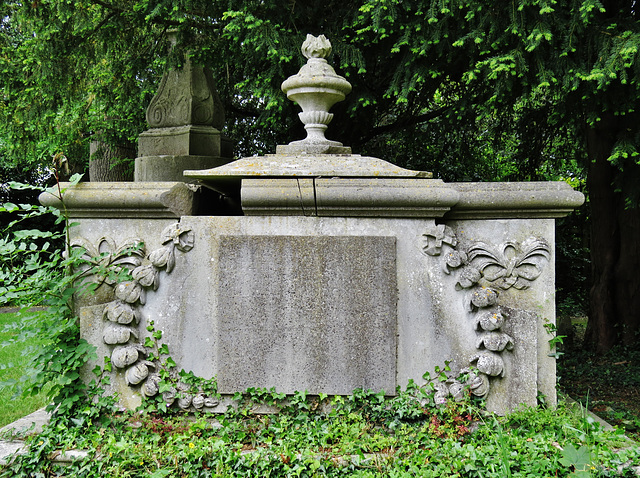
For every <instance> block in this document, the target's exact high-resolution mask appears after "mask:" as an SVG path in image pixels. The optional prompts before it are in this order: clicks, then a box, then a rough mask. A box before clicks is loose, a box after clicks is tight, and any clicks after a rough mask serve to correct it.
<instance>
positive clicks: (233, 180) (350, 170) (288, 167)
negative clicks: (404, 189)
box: [183, 154, 433, 194]
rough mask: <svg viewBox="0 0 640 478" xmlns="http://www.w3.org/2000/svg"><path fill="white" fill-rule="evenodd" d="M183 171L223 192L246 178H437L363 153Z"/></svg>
mask: <svg viewBox="0 0 640 478" xmlns="http://www.w3.org/2000/svg"><path fill="white" fill-rule="evenodd" d="M183 174H184V176H186V177H189V178H194V179H199V180H200V181H201V182H202V183H203V184H204V185H206V186H208V187H210V188H211V189H214V190H216V191H219V192H221V193H223V194H230V193H233V192H239V190H240V182H241V180H242V179H246V178H253V179H258V178H265V179H267V178H305V177H306V178H318V177H328V178H336V177H338V178H405V179H406V178H424V179H430V178H433V174H432V173H430V172H426V171H412V170H410V169H404V168H401V167H399V166H396V165H394V164H391V163H389V162H388V161H384V160H382V159H378V158H373V157H369V156H360V155H359V154H299V155H293V156H292V155H284V154H267V155H265V156H254V157H249V158H242V159H238V160H237V161H233V162H231V163H228V164H225V165H223V166H219V167H217V168H212V169H205V170H201V171H193V170H187V171H184V173H183Z"/></svg>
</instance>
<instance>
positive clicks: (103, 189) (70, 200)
mask: <svg viewBox="0 0 640 478" xmlns="http://www.w3.org/2000/svg"><path fill="white" fill-rule="evenodd" d="M60 186H61V189H62V190H63V191H64V193H63V197H64V206H65V210H66V211H67V213H68V214H69V216H70V217H72V218H114V219H118V218H120V219H121V218H176V217H180V216H183V215H189V214H193V213H194V211H195V205H196V198H195V189H194V187H193V186H187V185H186V184H184V183H181V182H155V183H140V184H138V183H129V182H113V183H79V184H77V185H75V186H74V187H69V184H68V183H62V184H61V185H60ZM39 200H40V202H41V203H42V204H44V205H51V206H55V207H62V203H61V201H60V200H59V199H58V198H57V197H56V196H54V195H53V194H50V193H42V194H41V195H40V197H39Z"/></svg>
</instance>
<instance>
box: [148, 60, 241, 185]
mask: <svg viewBox="0 0 640 478" xmlns="http://www.w3.org/2000/svg"><path fill="white" fill-rule="evenodd" d="M147 123H148V124H149V126H150V127H151V128H150V129H148V130H147V131H144V132H143V133H142V134H140V136H139V139H138V157H137V158H136V162H135V181H190V180H189V179H188V178H185V177H184V176H183V175H182V172H183V171H184V170H185V169H207V168H213V167H216V166H220V165H222V164H225V163H228V162H229V161H230V160H231V156H232V152H231V149H232V147H231V143H230V142H229V141H228V140H225V138H224V137H223V136H222V135H221V133H220V130H221V129H222V126H223V124H224V110H223V107H222V102H221V101H220V98H219V96H218V93H217V91H216V88H215V82H214V80H213V76H212V74H211V71H210V70H208V69H207V68H203V67H202V66H198V65H193V64H192V62H191V60H190V59H189V58H185V63H184V66H183V68H182V69H176V70H171V71H168V72H166V73H165V74H164V76H163V77H162V81H161V83H160V87H159V89H158V92H157V93H156V95H155V96H154V97H153V99H152V100H151V103H150V104H149V107H148V108H147Z"/></svg>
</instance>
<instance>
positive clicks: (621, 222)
mask: <svg viewBox="0 0 640 478" xmlns="http://www.w3.org/2000/svg"><path fill="white" fill-rule="evenodd" d="M630 162H631V161H630ZM638 169H639V168H638V165H636V164H628V165H625V169H624V171H622V172H621V173H619V174H622V175H623V178H622V179H623V181H622V184H621V188H622V195H623V196H624V195H625V193H626V192H628V191H627V188H630V187H633V186H634V184H635V187H636V188H637V187H638V186H637V184H638V182H637V181H632V180H631V179H632V177H634V176H636V175H637V173H638ZM636 177H637V176H636ZM621 202H622V201H621ZM618 228H619V230H620V259H619V260H618V263H617V264H616V268H615V271H614V274H615V289H614V292H615V296H614V298H615V303H616V309H617V313H618V322H619V326H620V327H621V329H620V330H619V335H620V336H621V337H620V338H621V341H622V343H623V344H624V345H631V344H632V343H634V342H636V341H637V340H638V338H639V337H638V332H639V331H640V209H638V208H637V207H634V208H633V209H631V208H628V207H625V204H624V202H622V204H620V207H619V208H618Z"/></svg>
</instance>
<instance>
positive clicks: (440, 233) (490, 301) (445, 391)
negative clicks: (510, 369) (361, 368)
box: [422, 224, 551, 402]
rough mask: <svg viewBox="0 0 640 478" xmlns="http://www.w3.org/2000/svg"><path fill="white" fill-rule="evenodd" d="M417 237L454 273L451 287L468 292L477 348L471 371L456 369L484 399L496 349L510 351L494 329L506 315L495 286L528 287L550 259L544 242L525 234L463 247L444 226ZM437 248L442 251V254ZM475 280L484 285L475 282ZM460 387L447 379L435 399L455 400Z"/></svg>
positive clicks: (495, 370)
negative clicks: (521, 237)
mask: <svg viewBox="0 0 640 478" xmlns="http://www.w3.org/2000/svg"><path fill="white" fill-rule="evenodd" d="M422 238H423V251H424V253H425V254H427V255H430V256H442V257H443V259H444V260H443V264H442V267H443V270H444V272H445V273H446V274H451V272H452V271H455V270H458V271H459V275H458V281H457V282H456V289H457V290H468V293H467V296H466V299H465V302H466V306H467V307H468V309H469V311H470V312H472V313H474V314H475V319H474V327H475V330H476V331H477V333H478V340H477V343H476V348H477V349H478V350H479V352H478V353H477V354H475V355H474V356H473V357H472V358H471V361H470V364H474V363H475V370H472V369H471V368H464V369H463V370H462V371H461V372H462V373H469V379H468V382H467V385H468V386H469V388H470V391H471V393H473V394H474V395H476V396H479V397H484V396H486V395H487V394H488V393H489V390H490V380H489V378H490V377H497V376H500V377H504V362H503V360H502V357H501V355H500V354H501V352H503V351H504V350H513V348H514V343H515V341H514V339H513V337H511V336H509V335H508V334H506V333H504V332H501V330H500V329H501V328H502V326H503V325H504V323H505V321H506V320H507V319H508V316H507V315H506V313H505V311H504V309H502V308H501V307H500V306H499V304H498V298H499V294H500V292H499V290H498V289H502V290H508V289H510V288H511V287H513V288H515V289H518V290H524V289H528V288H529V287H530V286H531V284H532V282H533V281H534V280H536V279H537V278H538V277H539V276H540V274H541V273H542V270H543V267H544V265H545V264H546V263H547V262H548V261H549V259H550V257H551V250H550V247H549V244H548V243H547V242H546V241H544V240H542V239H536V238H534V237H531V238H529V239H527V240H525V241H524V242H522V243H520V244H518V243H516V242H513V241H508V242H505V243H503V244H501V245H500V246H498V247H492V246H490V245H488V244H486V243H484V242H480V241H477V242H474V243H472V244H471V245H469V246H468V247H467V248H466V249H464V250H463V249H461V248H460V247H459V244H458V239H457V237H456V234H455V232H454V231H453V229H451V228H450V227H449V226H446V225H444V224H439V225H436V226H434V227H432V228H430V229H429V230H428V231H426V232H425V233H424V234H423V236H422ZM443 248H444V249H446V251H447V252H446V253H445V254H444V255H443V254H442V252H443ZM481 279H482V280H484V281H485V282H487V283H489V285H490V287H484V286H482V285H480V284H479V282H480V281H481ZM462 389H463V384H461V383H459V382H457V381H456V380H450V381H448V382H447V383H446V384H445V385H443V386H441V388H440V389H439V390H438V391H437V393H436V402H438V401H440V402H442V401H444V400H446V397H447V396H449V395H452V396H454V397H455V398H459V397H460V396H461V394H462Z"/></svg>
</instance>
